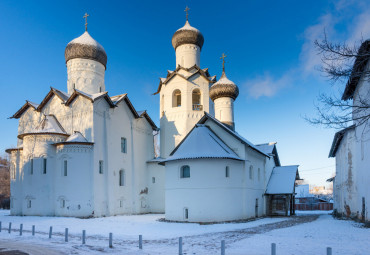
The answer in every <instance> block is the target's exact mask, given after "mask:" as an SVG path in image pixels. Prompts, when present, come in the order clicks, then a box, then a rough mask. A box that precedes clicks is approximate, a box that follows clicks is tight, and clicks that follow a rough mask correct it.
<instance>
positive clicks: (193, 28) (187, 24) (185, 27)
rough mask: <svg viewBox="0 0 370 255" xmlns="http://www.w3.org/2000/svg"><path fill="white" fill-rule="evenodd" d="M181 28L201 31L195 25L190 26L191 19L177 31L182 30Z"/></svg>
mask: <svg viewBox="0 0 370 255" xmlns="http://www.w3.org/2000/svg"><path fill="white" fill-rule="evenodd" d="M181 30H190V31H195V32H198V33H200V32H199V30H198V29H196V28H195V27H192V26H190V23H189V21H186V22H185V25H184V26H183V27H182V28H179V29H178V30H177V31H181ZM177 31H176V32H177Z"/></svg>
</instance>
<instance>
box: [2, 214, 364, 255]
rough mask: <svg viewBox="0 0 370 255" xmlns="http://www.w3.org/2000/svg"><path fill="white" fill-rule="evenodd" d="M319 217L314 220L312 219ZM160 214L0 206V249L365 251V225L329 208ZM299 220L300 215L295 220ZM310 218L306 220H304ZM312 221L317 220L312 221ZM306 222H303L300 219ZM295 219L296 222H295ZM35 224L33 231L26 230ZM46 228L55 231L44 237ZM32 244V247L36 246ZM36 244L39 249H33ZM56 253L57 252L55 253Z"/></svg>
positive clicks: (301, 254)
mask: <svg viewBox="0 0 370 255" xmlns="http://www.w3.org/2000/svg"><path fill="white" fill-rule="evenodd" d="M316 217H318V219H316ZM159 218H163V215H159V214H155V215H153V214H151V215H135V216H116V217H106V218H97V219H76V218H62V217H58V218H53V217H30V216H27V217H15V216H9V211H1V210H0V221H1V222H2V232H1V233H0V248H2V247H10V248H14V247H17V248H18V249H23V250H27V249H28V251H31V252H30V254H45V250H47V249H53V250H55V251H56V252H60V254H72V253H73V254H101V253H109V254H132V255H134V254H140V255H142V254H154V255H156V254H178V237H179V236H183V237H184V239H183V242H184V254H220V249H219V247H220V242H221V240H225V241H226V254H228V255H229V254H246V255H248V254H253V255H258V254H261V255H262V254H264V255H265V254H271V253H270V247H271V243H276V244H277V254H278V255H282V254H284V255H289V254H299V255H304V254H326V253H325V252H326V247H327V246H330V247H332V248H333V254H349V255H351V254H359V255H362V254H370V253H369V250H370V229H366V228H362V227H361V225H360V224H358V223H354V222H352V221H343V220H335V219H333V218H332V216H331V215H328V212H322V211H316V212H302V211H301V212H298V220H297V217H291V218H265V219H259V220H256V221H251V222H247V223H232V224H214V225H199V224H191V223H167V222H159V221H157V219H159ZM300 219H304V220H302V221H301V222H300ZM307 219H309V220H307ZM315 219H316V220H315ZM305 221H311V222H308V223H302V222H305ZM9 222H12V224H13V225H12V228H15V229H19V224H20V223H23V226H24V227H23V228H24V230H26V232H24V233H23V236H19V230H18V231H17V230H15V231H13V232H12V233H11V234H8V232H7V230H6V228H7V227H8V223H9ZM297 222H298V223H297ZM32 225H36V232H37V233H36V235H35V236H31V233H30V232H28V231H29V230H30V229H31V226H32ZM49 226H53V230H54V231H55V232H56V233H55V234H54V235H53V237H52V239H51V240H50V239H49V238H48V234H47V233H48V230H49ZM66 227H68V228H69V233H70V236H69V242H68V243H65V242H64V236H63V235H64V228H66ZM83 229H85V230H86V232H87V241H86V242H87V244H86V245H81V232H82V230H83ZM109 232H112V233H113V240H114V241H113V245H114V248H113V249H110V248H108V233H109ZM139 234H142V235H143V239H144V247H143V250H139V249H138V242H137V239H138V235H139ZM35 246H36V248H35ZM37 246H40V247H41V248H39V251H40V253H37V252H36V253H34V252H32V249H31V248H30V247H33V251H35V250H36V251H37V250H38V249H37ZM55 254H57V253H55Z"/></svg>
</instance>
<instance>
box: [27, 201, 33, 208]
mask: <svg viewBox="0 0 370 255" xmlns="http://www.w3.org/2000/svg"><path fill="white" fill-rule="evenodd" d="M31 202H32V201H31V199H28V200H27V208H31V206H32V204H31Z"/></svg>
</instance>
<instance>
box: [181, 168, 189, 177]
mask: <svg viewBox="0 0 370 255" xmlns="http://www.w3.org/2000/svg"><path fill="white" fill-rule="evenodd" d="M180 177H181V178H190V167H189V166H182V167H181V171H180Z"/></svg>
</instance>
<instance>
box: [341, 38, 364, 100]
mask: <svg viewBox="0 0 370 255" xmlns="http://www.w3.org/2000/svg"><path fill="white" fill-rule="evenodd" d="M369 58H370V40H366V41H364V42H363V43H362V44H361V46H360V48H359V50H358V53H357V57H356V60H355V62H354V64H353V67H352V72H351V76H350V77H349V79H348V81H347V84H346V88H345V89H344V92H343V95H342V100H348V99H352V98H353V95H354V93H355V91H356V87H357V85H358V82H359V81H360V79H361V76H362V74H363V72H364V69H365V67H366V65H367V63H368V61H369Z"/></svg>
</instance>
